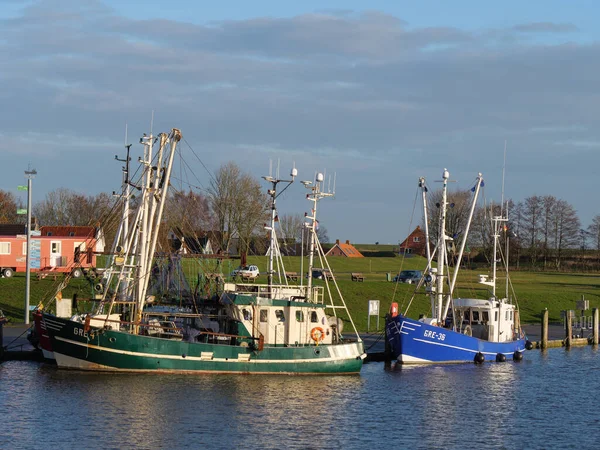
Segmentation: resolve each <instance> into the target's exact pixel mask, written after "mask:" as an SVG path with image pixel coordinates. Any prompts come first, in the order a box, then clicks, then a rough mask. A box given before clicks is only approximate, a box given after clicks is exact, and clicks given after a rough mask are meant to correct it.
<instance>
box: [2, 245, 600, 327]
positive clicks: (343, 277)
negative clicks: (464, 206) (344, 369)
mask: <svg viewBox="0 0 600 450" xmlns="http://www.w3.org/2000/svg"><path fill="white" fill-rule="evenodd" d="M329 262H330V265H331V267H332V269H333V271H334V274H336V279H337V280H338V284H339V286H340V290H341V291H342V294H343V295H344V298H345V301H346V303H347V304H348V307H349V309H350V311H351V313H352V317H353V319H354V321H355V323H356V325H357V327H358V328H359V330H361V331H365V330H366V328H367V312H368V300H371V299H373V300H375V299H376V300H380V301H381V319H380V327H381V326H383V316H384V315H385V313H386V312H387V311H388V309H389V307H390V304H391V302H392V301H395V302H397V303H398V304H399V306H400V310H401V311H404V310H405V308H406V306H407V304H408V302H409V300H410V298H411V296H412V293H413V291H414V285H405V284H399V285H396V284H395V283H392V282H388V281H386V278H387V277H386V274H387V273H390V274H391V275H392V276H393V275H394V274H395V273H398V271H399V270H402V269H422V268H423V267H424V259H423V258H421V257H409V258H406V259H404V261H403V260H402V258H400V257H396V258H342V257H332V258H329ZM248 263H249V264H257V265H258V267H259V268H260V271H261V274H262V275H261V276H260V278H259V280H258V282H259V283H266V276H265V275H264V274H265V272H266V258H265V257H258V256H255V257H249V258H248ZM238 264H239V261H237V260H232V261H225V262H224V263H223V266H222V269H221V271H222V272H223V273H224V274H228V273H230V271H231V270H233V269H234V268H235V267H237V265H238ZM284 264H285V266H286V271H291V272H300V257H286V258H284ZM307 267H308V262H307V258H305V260H304V266H303V271H304V273H306V271H307ZM315 267H322V264H321V263H320V262H318V260H316V261H315ZM184 271H185V274H186V276H187V277H188V279H191V280H195V279H196V277H197V273H198V272H199V271H208V272H213V271H219V268H218V267H217V263H216V262H215V260H207V261H204V262H199V261H196V260H191V259H190V260H186V261H185V264H184ZM352 272H360V273H362V274H363V275H364V277H365V281H364V282H363V283H359V282H353V281H351V280H350V274H351V273H352ZM485 273H486V272H485V271H482V270H475V271H470V270H462V271H461V274H460V277H459V281H458V291H457V294H458V295H459V296H463V297H465V296H474V297H480V298H485V297H486V296H487V290H486V289H487V288H486V287H485V286H483V285H480V284H478V282H477V281H478V278H479V274H485ZM511 279H512V282H513V286H514V290H515V293H516V298H517V301H518V304H519V306H520V310H521V318H522V321H523V322H524V323H538V322H539V320H540V314H541V311H542V310H543V309H544V308H548V310H549V313H550V320H551V321H559V320H560V311H561V310H565V309H574V308H575V301H576V300H579V299H581V296H582V295H584V296H585V298H586V299H587V300H589V303H590V308H598V307H600V274H591V275H590V274H574V273H554V272H552V273H549V272H546V273H545V272H513V273H512V274H511ZM303 282H304V280H303ZM56 283H57V282H54V281H49V280H36V279H35V277H32V281H31V299H32V300H31V304H32V305H33V304H37V302H38V300H39V299H41V298H44V296H48V295H49V293H51V292H52V291H53V289H54V288H55V285H56ZM316 283H317V284H323V281H320V280H317V281H316ZM0 286H1V289H0V309H2V310H3V311H4V313H5V314H6V315H7V316H8V317H10V319H11V321H12V322H23V315H24V298H25V295H24V291H25V276H24V275H23V274H17V275H16V276H15V277H13V278H10V279H4V278H2V279H0ZM498 286H499V287H498V294H499V295H504V290H505V288H504V286H505V283H504V280H499V283H498ZM74 293H77V294H78V297H79V298H86V297H89V296H90V295H91V285H90V283H89V282H88V281H87V280H85V279H78V280H73V281H72V282H71V284H70V285H69V287H68V288H67V289H66V290H65V291H64V293H63V296H64V297H67V298H68V297H70V296H72V295H73V294H74ZM511 296H512V294H511ZM408 313H409V315H410V316H412V317H418V316H419V314H420V313H425V314H429V299H428V297H426V296H425V295H424V294H423V293H419V294H417V295H416V297H415V300H414V301H413V303H412V305H411V308H410V310H409V311H408ZM375 322H376V318H375V317H373V318H371V329H374V326H375Z"/></svg>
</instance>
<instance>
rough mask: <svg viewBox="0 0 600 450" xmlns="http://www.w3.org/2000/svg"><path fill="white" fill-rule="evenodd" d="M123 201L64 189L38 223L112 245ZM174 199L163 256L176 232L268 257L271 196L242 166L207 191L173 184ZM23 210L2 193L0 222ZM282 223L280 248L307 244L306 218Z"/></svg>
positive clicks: (38, 207) (46, 203) (219, 176)
mask: <svg viewBox="0 0 600 450" xmlns="http://www.w3.org/2000/svg"><path fill="white" fill-rule="evenodd" d="M118 197H120V193H118V194H114V193H113V194H108V193H104V192H102V193H99V194H96V195H83V194H80V193H77V192H75V191H72V190H70V189H66V188H59V189H56V190H54V191H51V192H49V193H48V194H46V196H45V198H44V199H43V200H41V201H38V202H35V203H34V204H33V207H32V216H33V217H34V218H35V220H36V221H37V223H38V224H40V225H45V226H95V227H102V230H103V232H104V234H105V237H106V240H107V243H108V244H110V243H111V242H112V239H113V238H114V236H115V234H116V230H117V227H118V225H119V222H120V219H121V217H122V207H121V206H120V205H121V203H120V202H119V201H118ZM169 197H170V198H169V201H168V202H167V203H166V205H165V211H164V216H163V226H162V227H161V236H160V237H159V242H160V245H161V251H168V250H169V243H168V240H167V234H168V232H169V231H170V230H175V229H176V230H177V232H178V233H180V234H181V235H184V236H191V237H196V238H202V237H205V236H207V235H210V237H211V238H212V240H213V250H215V251H219V252H223V253H229V252H230V250H231V246H232V242H233V240H234V239H237V241H238V247H237V250H238V251H239V252H240V253H241V252H246V253H257V254H264V252H266V251H267V247H268V242H267V232H266V230H265V225H266V224H267V223H268V221H269V220H270V216H269V212H270V209H269V208H270V206H269V196H268V195H267V193H266V188H265V187H264V186H262V185H261V182H260V179H258V178H256V177H253V176H252V175H250V174H248V173H246V172H244V171H243V170H242V169H241V168H240V167H239V166H238V165H237V164H236V163H234V162H228V163H226V164H223V165H222V166H221V167H220V168H219V169H218V170H217V172H216V173H215V174H214V175H213V177H212V178H211V181H210V184H209V186H208V188H207V189H206V190H205V191H204V192H200V191H198V190H192V189H181V188H180V189H177V188H176V187H175V186H174V185H172V186H171V188H170V189H169ZM137 200H138V198H137V197H136V190H135V189H133V195H132V196H131V200H130V204H131V210H132V211H133V210H135V207H136V204H137ZM22 208H24V206H23V202H22V200H21V199H19V198H17V197H16V196H15V195H14V194H12V193H11V192H8V191H2V190H0V223H13V224H24V223H26V220H27V219H26V216H25V215H17V209H22ZM278 219H279V220H278V223H279V232H278V234H279V236H278V237H279V238H280V242H281V244H280V245H284V246H289V245H290V244H292V243H297V242H301V241H302V238H303V236H302V233H303V231H304V227H303V225H302V224H303V222H304V216H303V215H302V214H294V215H283V216H282V217H281V218H278ZM326 233H327V232H326V229H325V227H320V230H319V235H320V238H321V239H322V241H323V242H326V239H328V237H327V235H326ZM323 239H325V240H323ZM215 246H216V247H217V248H214V247H215Z"/></svg>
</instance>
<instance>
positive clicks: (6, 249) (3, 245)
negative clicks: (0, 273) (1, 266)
mask: <svg viewBox="0 0 600 450" xmlns="http://www.w3.org/2000/svg"><path fill="white" fill-rule="evenodd" d="M0 255H10V242H0Z"/></svg>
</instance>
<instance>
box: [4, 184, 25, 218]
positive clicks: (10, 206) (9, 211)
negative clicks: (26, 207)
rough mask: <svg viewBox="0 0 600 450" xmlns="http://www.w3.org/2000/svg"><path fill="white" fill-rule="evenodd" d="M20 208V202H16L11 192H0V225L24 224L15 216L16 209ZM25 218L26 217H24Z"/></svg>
mask: <svg viewBox="0 0 600 450" xmlns="http://www.w3.org/2000/svg"><path fill="white" fill-rule="evenodd" d="M20 207H22V202H21V201H20V200H17V198H16V197H15V196H14V194H13V193H12V192H8V191H3V190H0V223H24V222H27V219H25V220H23V219H22V218H21V217H20V216H18V215H17V209H18V208H20ZM24 217H26V216H24Z"/></svg>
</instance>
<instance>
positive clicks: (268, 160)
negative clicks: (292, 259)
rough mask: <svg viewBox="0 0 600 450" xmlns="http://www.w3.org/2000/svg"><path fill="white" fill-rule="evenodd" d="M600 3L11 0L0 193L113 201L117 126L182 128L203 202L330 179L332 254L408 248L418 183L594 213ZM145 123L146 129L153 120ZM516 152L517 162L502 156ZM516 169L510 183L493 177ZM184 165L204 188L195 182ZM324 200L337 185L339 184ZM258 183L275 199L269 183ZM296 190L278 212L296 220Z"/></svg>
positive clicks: (0, 36)
mask: <svg viewBox="0 0 600 450" xmlns="http://www.w3.org/2000/svg"><path fill="white" fill-rule="evenodd" d="M599 13H600V4H596V3H594V2H592V1H578V2H575V3H573V2H564V1H553V0H546V1H537V0H532V1H528V2H522V1H503V2H481V1H461V2H449V1H442V0H438V1H431V0H429V1H419V2H413V1H381V0H371V1H369V2H364V1H355V0H346V1H332V0H320V1H313V0H305V1H303V2H286V1H275V0H271V1H260V0H255V1H242V0H240V1H226V0H225V1H220V2H198V1H196V0H170V1H169V2H164V1H158V0H145V1H143V2H142V1H127V0H39V1H29V0H28V1H25V0H3V1H2V2H0V83H1V88H0V105H1V106H0V155H2V157H3V158H2V161H3V164H0V189H3V190H7V191H11V192H14V193H15V195H17V196H18V197H19V198H20V197H23V198H24V195H25V194H24V193H23V192H18V191H17V186H18V185H22V184H25V183H26V180H25V176H24V171H25V170H27V169H28V168H29V167H31V168H35V169H36V170H37V172H38V174H37V175H36V177H35V179H34V180H33V189H32V195H33V201H34V202H36V201H39V200H42V199H43V198H44V197H45V195H46V194H47V193H48V192H51V191H53V190H55V189H58V188H61V187H65V188H68V189H71V190H73V191H75V192H79V193H83V194H87V195H92V194H97V193H99V192H112V191H113V190H118V189H119V187H120V183H121V166H120V163H119V162H116V161H115V159H114V158H115V155H119V157H123V146H124V144H125V129H126V127H127V143H132V144H134V146H133V149H134V152H135V153H134V159H135V158H136V157H137V156H136V155H138V154H140V153H141V146H140V145H137V144H136V143H137V142H138V141H139V137H140V136H141V135H142V134H143V133H148V132H149V131H150V127H151V126H152V131H154V133H155V134H156V133H157V132H160V131H168V130H170V129H171V128H173V127H175V128H179V129H181V131H182V134H183V137H184V142H182V145H181V150H182V151H183V157H184V158H185V160H186V162H187V163H188V164H189V167H188V169H189V170H190V173H188V171H187V170H186V171H185V172H186V173H185V174H184V173H183V172H180V173H179V176H178V177H177V180H178V181H177V182H179V183H180V184H181V186H179V187H180V188H185V187H186V186H187V183H189V185H191V186H193V187H194V189H200V192H204V191H203V190H205V189H206V188H207V187H208V185H209V183H210V176H211V174H212V173H214V172H215V171H216V170H217V169H218V168H219V166H221V165H222V164H224V163H226V162H229V161H235V162H237V163H238V164H239V165H240V166H241V167H242V168H243V169H244V170H246V171H247V172H249V173H250V174H252V175H254V176H256V177H260V176H262V175H267V174H268V173H269V167H270V166H272V167H277V166H278V165H279V167H280V168H281V169H280V170H281V172H280V174H281V176H282V177H283V176H284V175H286V174H287V173H288V171H289V169H290V168H291V167H292V165H295V167H296V168H297V169H298V172H299V176H298V179H299V180H311V179H313V178H314V174H315V171H321V172H325V173H326V176H327V178H328V179H329V178H330V177H332V176H333V175H334V174H335V197H334V198H332V199H325V200H323V201H322V202H321V203H320V206H319V208H320V210H319V212H318V216H319V219H320V223H321V224H323V225H324V226H325V227H326V228H327V230H328V234H329V237H330V239H331V240H335V239H340V240H343V241H345V240H350V241H351V242H354V243H375V242H380V243H382V244H383V243H393V244H394V243H398V242H400V241H402V240H403V239H404V238H405V237H406V235H407V234H408V233H409V231H410V230H411V229H412V228H414V227H415V226H416V225H417V224H419V223H420V221H421V213H420V206H419V205H418V204H417V205H415V198H416V193H417V182H418V178H419V177H421V176H424V177H425V178H426V179H427V180H428V183H429V185H430V186H433V188H435V187H436V185H435V181H436V180H439V179H440V178H441V173H442V171H443V169H444V168H447V169H448V170H449V171H450V174H451V179H452V180H456V183H452V189H467V188H470V187H471V186H472V185H473V183H474V180H475V178H476V176H477V174H478V173H479V172H481V173H482V174H483V177H484V179H485V181H486V187H485V191H484V196H485V199H486V201H487V202H491V201H494V202H499V201H500V199H501V198H502V185H503V184H504V186H505V187H504V197H505V198H511V199H513V200H514V201H517V202H518V201H520V200H523V199H524V198H526V197H529V196H532V195H554V196H555V197H557V198H560V199H563V200H566V201H567V202H569V203H570V204H572V205H573V206H574V207H575V209H576V210H577V212H578V214H579V217H580V219H581V221H582V226H583V227H587V225H589V224H590V223H591V219H592V218H593V217H594V216H596V215H598V214H600V204H599V201H598V196H597V194H596V191H595V187H594V186H595V181H596V178H597V176H598V175H597V173H598V167H600V126H599V123H598V122H599V117H600V101H599V100H600V90H599V89H598V84H599V83H600V44H599V42H600V30H599V29H598V27H597V23H595V21H596V22H597V17H599ZM152 117H153V120H152ZM505 146H506V159H505V158H504V154H505V152H504V149H505ZM503 168H505V171H504V172H505V178H504V183H503V179H502V173H503ZM191 171H193V172H194V174H193V175H192V174H191ZM329 186H330V187H331V189H333V182H331V184H329ZM267 187H268V186H267V185H266V184H265V189H267ZM304 195H305V190H304V188H303V187H302V185H301V184H300V183H295V184H294V185H293V186H291V187H290V188H289V189H288V190H287V191H286V192H285V193H284V194H283V195H282V196H281V197H280V199H279V200H278V206H279V209H280V213H281V214H284V213H304V212H305V211H308V209H309V206H310V204H309V203H308V202H306V201H305V200H304Z"/></svg>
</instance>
